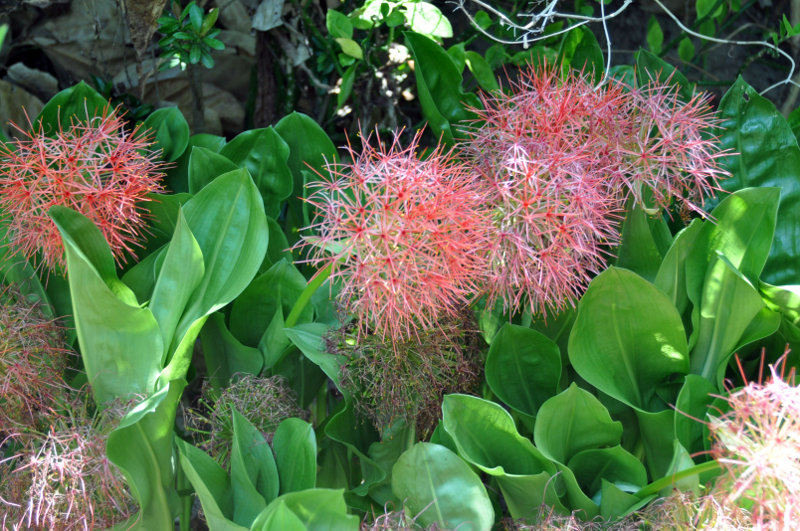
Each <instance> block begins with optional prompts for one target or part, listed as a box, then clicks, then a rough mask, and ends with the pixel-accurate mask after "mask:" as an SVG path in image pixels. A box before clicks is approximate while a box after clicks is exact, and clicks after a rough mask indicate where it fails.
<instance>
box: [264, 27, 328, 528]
mask: <svg viewBox="0 0 800 531" xmlns="http://www.w3.org/2000/svg"><path fill="white" fill-rule="evenodd" d="M328 12H329V13H330V12H331V11H328ZM250 531H308V528H307V527H306V526H305V524H304V523H303V521H302V520H300V517H298V516H297V515H296V514H294V513H293V512H292V510H291V509H289V506H288V505H286V502H285V501H283V500H276V501H275V503H271V504H270V505H269V507H267V508H265V509H264V510H263V511H262V512H261V514H259V515H258V518H256V519H255V521H254V522H253V525H252V526H251V527H250Z"/></svg>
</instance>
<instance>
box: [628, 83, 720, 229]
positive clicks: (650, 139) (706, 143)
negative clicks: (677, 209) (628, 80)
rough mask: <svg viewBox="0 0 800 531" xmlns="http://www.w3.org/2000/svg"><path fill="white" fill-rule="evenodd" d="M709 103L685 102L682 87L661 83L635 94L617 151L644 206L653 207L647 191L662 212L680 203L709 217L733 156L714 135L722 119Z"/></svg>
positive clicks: (700, 98) (702, 98)
mask: <svg viewBox="0 0 800 531" xmlns="http://www.w3.org/2000/svg"><path fill="white" fill-rule="evenodd" d="M709 99H710V96H709V95H708V94H706V93H703V94H696V95H694V96H693V97H692V99H691V100H690V101H688V102H683V101H681V100H680V99H679V98H678V87H676V86H670V85H665V84H664V85H662V84H658V83H655V82H651V83H649V84H648V85H645V86H644V87H641V88H638V89H635V90H631V91H630V92H629V94H628V98H627V109H626V110H627V113H628V115H629V120H628V121H627V123H624V124H620V125H621V126H623V127H624V129H625V134H621V135H618V136H617V141H618V144H617V146H616V149H617V150H618V153H619V156H620V158H621V160H622V161H623V171H622V172H620V176H621V178H622V179H623V182H624V183H625V185H626V186H627V188H628V191H629V193H630V194H631V195H633V197H634V198H635V199H636V201H637V202H638V203H639V204H641V205H646V204H647V203H646V200H645V198H644V197H643V193H644V192H643V191H644V190H649V192H650V193H651V201H652V202H653V203H655V206H656V207H657V208H659V209H660V208H664V207H666V206H668V205H669V204H670V202H671V201H672V200H676V201H678V202H680V203H681V204H682V205H683V206H684V207H686V208H688V209H689V210H692V211H694V212H696V213H699V214H700V215H702V216H705V215H706V213H705V212H704V211H703V210H702V208H700V205H702V203H703V199H704V198H705V197H708V196H710V195H712V194H713V193H714V192H717V191H719V190H721V188H720V186H719V181H720V180H721V179H724V178H726V177H728V175H729V174H728V172H726V171H725V170H723V169H722V168H721V167H720V166H719V159H720V158H721V157H723V156H726V155H728V153H727V152H725V151H721V150H720V149H719V146H718V145H717V142H716V138H714V137H713V136H711V134H710V132H711V131H713V130H714V129H715V128H717V127H718V125H719V120H718V119H716V118H715V117H714V112H713V110H712V108H711V106H710V105H709Z"/></svg>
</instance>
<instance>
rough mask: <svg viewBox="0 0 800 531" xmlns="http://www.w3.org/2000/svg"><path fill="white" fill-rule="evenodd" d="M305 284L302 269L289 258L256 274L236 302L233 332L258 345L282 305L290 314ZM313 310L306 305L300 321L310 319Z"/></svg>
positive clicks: (253, 344) (232, 324) (243, 339)
mask: <svg viewBox="0 0 800 531" xmlns="http://www.w3.org/2000/svg"><path fill="white" fill-rule="evenodd" d="M305 287H306V279H305V277H304V276H303V275H302V274H301V273H300V271H298V270H297V268H296V267H295V266H294V265H292V264H291V263H290V262H288V261H287V260H280V261H279V262H278V263H276V264H275V265H273V266H272V267H271V268H270V269H269V270H268V271H267V272H266V273H264V274H262V275H259V276H258V277H256V278H255V279H254V280H253V281H252V282H251V283H250V285H249V286H247V288H245V290H244V291H243V292H242V293H241V295H239V296H238V297H237V298H236V300H235V301H234V302H233V306H232V308H231V316H230V326H231V333H232V334H233V335H234V336H236V338H237V339H239V341H241V342H242V343H244V344H245V345H250V346H252V347H255V346H258V344H259V342H260V341H261V338H262V337H263V336H264V332H265V331H266V330H267V326H268V325H269V323H270V322H271V321H272V319H273V318H274V316H275V312H276V311H277V309H278V306H280V307H281V309H282V311H283V315H288V314H289V312H291V311H292V307H293V306H294V303H295V302H296V301H297V298H298V297H299V296H300V294H301V293H302V292H303V290H304V289H305ZM311 312H312V308H311V306H310V305H309V306H306V308H305V310H304V311H303V314H302V316H301V318H300V322H307V321H310V320H311Z"/></svg>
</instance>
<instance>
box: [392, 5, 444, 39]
mask: <svg viewBox="0 0 800 531" xmlns="http://www.w3.org/2000/svg"><path fill="white" fill-rule="evenodd" d="M401 11H402V12H403V16H404V17H405V19H406V25H407V26H408V28H409V29H410V30H411V31H413V32H415V33H419V34H421V35H428V36H431V37H440V38H444V39H448V38H450V37H452V36H453V27H452V26H451V25H450V21H449V20H447V17H445V16H444V15H443V14H442V12H441V11H440V10H439V8H438V7H436V6H435V5H433V4H431V3H430V2H413V3H412V2H409V3H404V4H403V5H402V7H401Z"/></svg>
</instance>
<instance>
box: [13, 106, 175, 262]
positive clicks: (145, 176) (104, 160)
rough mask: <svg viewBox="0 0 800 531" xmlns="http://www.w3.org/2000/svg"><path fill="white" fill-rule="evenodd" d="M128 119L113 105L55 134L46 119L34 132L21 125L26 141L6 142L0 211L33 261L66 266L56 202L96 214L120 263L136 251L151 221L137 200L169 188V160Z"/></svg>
mask: <svg viewBox="0 0 800 531" xmlns="http://www.w3.org/2000/svg"><path fill="white" fill-rule="evenodd" d="M124 124H125V122H124V121H123V120H122V118H121V117H120V115H119V114H118V113H117V112H116V111H114V110H109V109H106V110H105V111H104V112H103V114H102V115H101V116H96V117H92V118H88V117H87V119H86V120H83V121H78V122H75V123H73V124H72V125H71V126H70V127H68V128H66V129H63V128H62V129H61V130H59V131H58V132H56V134H55V135H54V136H48V134H47V133H46V132H45V131H43V130H42V126H41V123H40V124H39V125H38V129H35V128H34V127H33V126H31V130H30V131H25V130H23V129H21V128H19V127H17V129H19V131H20V132H21V133H23V135H24V138H22V139H20V140H18V141H16V142H15V143H13V144H11V145H2V144H0V160H2V164H0V209H2V211H3V213H4V214H5V216H6V218H7V219H8V223H9V225H8V235H9V238H10V240H11V242H12V243H13V245H14V246H15V247H16V250H18V251H19V252H21V253H22V254H23V255H24V256H25V257H26V258H29V259H32V260H33V261H36V262H39V263H41V264H42V265H44V266H45V267H46V268H48V269H50V270H56V269H57V268H59V267H63V266H64V248H63V245H62V242H61V236H60V235H59V232H58V229H57V228H56V226H55V224H54V223H53V222H52V220H51V219H50V218H49V216H48V210H49V209H50V207H52V206H54V205H62V206H67V207H70V208H72V209H74V210H77V211H78V212H80V213H82V214H83V215H85V216H86V217H88V218H89V219H91V220H92V221H93V222H94V223H95V224H96V225H97V226H98V227H99V228H100V231H101V232H102V233H103V236H104V237H105V238H106V241H108V244H109V246H110V247H111V250H112V252H113V253H114V256H115V257H116V259H117V261H118V262H120V261H124V259H125V254H126V253H131V252H132V249H131V246H132V245H135V244H136V242H137V240H138V239H139V234H140V231H141V229H142V227H143V226H144V221H145V220H144V219H143V217H142V211H141V208H140V207H139V206H138V205H137V203H139V202H140V201H142V200H144V199H146V196H147V194H148V193H150V192H158V191H161V190H162V186H161V183H160V180H161V177H162V173H161V170H162V169H163V165H162V164H161V163H160V162H158V161H157V154H156V153H154V152H153V151H151V150H150V147H151V146H152V142H150V141H148V140H147V139H146V138H145V137H144V136H143V135H142V134H140V132H139V130H138V129H137V130H134V131H133V132H131V133H129V132H127V131H126V130H125V128H124ZM15 127H16V126H15ZM37 253H40V254H39V256H38V258H37Z"/></svg>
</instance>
